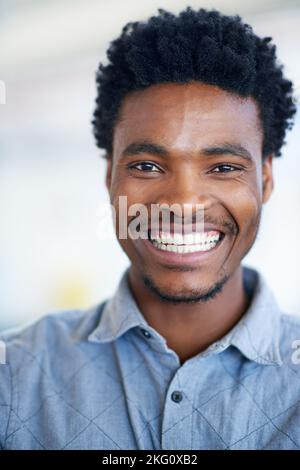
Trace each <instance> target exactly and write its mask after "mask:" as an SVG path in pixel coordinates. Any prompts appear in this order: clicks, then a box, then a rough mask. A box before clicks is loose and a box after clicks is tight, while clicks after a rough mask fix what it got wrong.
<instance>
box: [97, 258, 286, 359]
mask: <svg viewBox="0 0 300 470" xmlns="http://www.w3.org/2000/svg"><path fill="white" fill-rule="evenodd" d="M128 272H129V267H128V268H127V269H126V270H125V272H124V273H123V275H122V277H121V279H120V281H119V285H118V287H117V289H116V291H115V293H114V295H113V296H112V297H111V298H109V299H108V300H107V301H106V302H105V303H104V305H103V311H102V315H101V317H100V321H99V323H98V325H97V327H96V328H95V330H94V331H93V332H92V333H91V334H90V335H89V337H88V339H89V341H93V342H97V343H107V342H110V341H114V340H116V339H117V338H119V337H120V336H122V335H123V334H124V333H126V332H127V331H128V330H130V329H132V328H135V327H139V328H142V329H144V330H146V331H148V332H150V333H152V335H153V334H154V336H156V337H158V338H159V339H160V340H162V341H163V342H164V343H166V340H165V339H164V338H163V337H162V336H161V335H160V334H159V333H158V332H157V331H156V330H155V329H153V328H152V327H151V326H150V325H149V323H148V322H147V321H146V319H145V318H144V316H143V315H142V313H141V311H140V310H139V308H138V306H137V304H136V301H135V299H134V297H133V294H132V292H131V289H130V286H129V282H128ZM243 279H244V286H245V288H246V290H247V291H248V292H249V294H250V295H252V300H251V303H250V306H249V308H248V310H247V311H246V312H245V314H244V315H243V317H242V318H241V320H240V321H239V322H238V323H237V324H236V325H235V326H234V327H233V328H232V329H231V330H230V331H229V333H227V334H226V335H225V336H223V337H222V338H221V339H220V340H218V341H216V342H215V343H213V344H211V345H210V346H209V347H208V348H207V349H206V350H205V351H202V352H201V353H200V354H199V356H208V355H211V354H216V353H219V352H221V351H223V350H225V349H226V348H227V347H229V346H234V347H236V348H237V349H239V350H240V352H241V353H242V354H243V355H244V356H246V357H247V358H248V359H250V360H252V361H255V362H257V363H259V364H265V365H268V364H270V365H281V364H282V359H281V356H280V350H279V332H280V313H281V312H280V309H279V307H278V304H277V302H276V299H275V297H274V295H273V293H272V291H271V289H270V288H269V286H268V284H267V282H266V280H265V278H264V277H263V276H262V274H260V273H259V272H258V271H256V270H255V269H253V268H250V267H246V266H243Z"/></svg>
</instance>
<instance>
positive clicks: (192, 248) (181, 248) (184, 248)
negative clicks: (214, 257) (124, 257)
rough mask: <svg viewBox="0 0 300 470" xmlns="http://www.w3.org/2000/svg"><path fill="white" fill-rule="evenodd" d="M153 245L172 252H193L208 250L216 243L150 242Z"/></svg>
mask: <svg viewBox="0 0 300 470" xmlns="http://www.w3.org/2000/svg"><path fill="white" fill-rule="evenodd" d="M152 243H153V245H154V246H155V247H156V248H158V249H159V250H164V251H172V252H174V253H194V252H196V251H208V250H211V249H212V248H214V247H215V246H216V244H217V241H215V242H209V243H203V244H201V245H199V244H198V245H166V244H164V243H159V242H157V241H155V240H154V241H153V242H152Z"/></svg>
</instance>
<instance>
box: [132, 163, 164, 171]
mask: <svg viewBox="0 0 300 470" xmlns="http://www.w3.org/2000/svg"><path fill="white" fill-rule="evenodd" d="M130 168H136V169H137V170H139V171H146V172H151V173H152V172H153V171H159V168H158V167H157V166H156V165H154V163H151V162H141V163H137V164H135V165H131V166H130Z"/></svg>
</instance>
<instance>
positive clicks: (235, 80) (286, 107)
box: [92, 7, 296, 158]
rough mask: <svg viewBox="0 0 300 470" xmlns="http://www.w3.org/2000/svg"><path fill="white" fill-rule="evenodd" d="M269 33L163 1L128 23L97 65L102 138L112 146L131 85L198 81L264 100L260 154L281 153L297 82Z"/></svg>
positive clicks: (96, 125) (96, 128)
mask: <svg viewBox="0 0 300 470" xmlns="http://www.w3.org/2000/svg"><path fill="white" fill-rule="evenodd" d="M271 41H272V38H271V37H264V38H260V37H258V36H257V35H256V34H254V32H253V29H252V27H251V26H250V25H248V24H246V23H243V22H242V19H241V17H240V16H239V15H234V16H227V15H223V14H221V13H220V12H218V11H217V10H214V9H212V10H206V9H203V8H201V9H199V10H198V11H195V10H193V9H192V8H191V7H188V8H187V9H186V10H184V11H182V12H181V13H180V14H179V15H178V16H176V15H174V14H172V13H170V12H168V11H166V10H163V9H158V14H157V15H156V16H152V17H151V18H149V20H148V21H146V22H138V21H137V22H130V23H127V24H126V25H125V26H124V27H123V29H122V33H121V34H120V36H119V37H118V38H117V39H115V40H113V41H112V42H111V43H110V46H109V48H108V50H107V58H108V63H107V65H103V64H102V63H100V65H99V68H98V70H97V73H96V84H97V97H96V108H95V111H94V115H93V120H92V125H93V132H94V136H95V138H96V143H97V146H98V147H99V148H100V149H104V150H105V154H104V157H105V158H109V156H110V155H111V154H112V152H113V148H112V142H113V131H114V126H115V124H116V122H117V118H118V110H119V108H120V105H121V102H122V100H123V99H124V97H125V96H126V95H127V94H128V93H129V92H131V91H135V90H140V89H143V88H146V87H150V86H151V85H155V84H159V83H166V82H177V83H188V82H190V81H195V80H196V81H199V82H203V83H207V84H210V85H215V86H218V87H220V88H222V89H224V90H226V91H229V92H232V93H235V94H236V95H239V96H241V97H253V98H254V99H255V100H256V102H257V103H258V105H259V114H260V120H261V123H262V129H263V149H262V157H263V158H265V157H266V156H267V155H269V154H271V153H272V154H273V155H274V156H276V157H279V156H281V147H282V146H283V145H284V144H285V140H284V139H285V134H286V130H287V129H291V128H292V127H293V117H294V114H295V113H296V106H295V100H294V99H293V84H292V82H291V81H289V80H288V79H286V78H285V77H284V75H283V65H281V64H279V63H278V62H277V57H276V46H275V45H274V44H271Z"/></svg>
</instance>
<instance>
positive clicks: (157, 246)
mask: <svg viewBox="0 0 300 470" xmlns="http://www.w3.org/2000/svg"><path fill="white" fill-rule="evenodd" d="M262 140H263V134H262V130H261V127H260V121H259V117H258V108H257V106H256V103H255V102H254V100H253V99H252V98H247V99H242V98H240V97H238V96H235V95H232V94H230V93H228V92H226V91H224V90H221V89H220V88H218V87H215V86H211V85H207V84H202V83H199V82H193V83H189V84H184V85H183V84H176V83H167V84H159V85H155V86H151V87H149V88H147V89H144V90H140V91H136V92H132V93H130V94H128V95H127V96H126V97H125V99H124V100H123V103H122V106H121V109H120V112H119V119H118V122H117V124H116V126H115V130H114V139H113V155H112V156H111V157H112V159H111V160H110V161H108V168H107V177H106V183H107V187H108V190H109V193H110V200H111V203H112V204H113V205H114V206H115V207H116V209H118V198H119V196H124V195H125V196H127V204H128V207H129V206H130V205H132V204H135V203H139V204H144V205H145V206H146V207H147V208H148V209H149V214H150V207H151V204H163V203H167V204H168V205H172V204H174V203H176V204H179V206H180V207H183V205H184V204H192V205H193V207H196V206H195V205H196V204H202V207H203V209H204V223H205V231H206V232H208V231H211V230H212V229H214V230H215V233H213V232H212V233H210V234H209V233H208V234H207V235H208V237H206V239H205V241H206V242H209V241H210V243H208V244H206V245H205V247H206V248H205V249H206V251H203V250H204V248H203V246H204V245H203V244H202V243H200V244H199V243H198V244H197V243H196V246H194V248H193V249H192V250H190V249H189V248H188V249H187V250H188V251H194V252H192V253H191V252H189V253H186V252H184V250H185V249H183V248H179V249H178V248H174V250H173V248H172V251H169V250H166V249H162V248H163V245H162V244H161V242H162V239H161V233H157V234H156V235H155V234H153V238H155V237H156V238H157V237H158V240H156V242H154V243H153V242H150V241H149V240H143V239H137V240H133V239H131V238H128V239H124V240H123V239H119V243H120V244H121V246H122V248H123V249H124V251H125V252H126V254H127V256H128V257H129V259H130V261H131V270H132V272H133V275H134V276H137V277H139V278H140V279H143V280H144V282H145V284H146V285H148V286H150V287H151V288H152V290H154V291H155V292H156V293H158V294H159V295H160V296H161V298H163V297H164V298H165V299H178V300H179V301H180V299H181V300H183V299H185V300H188V299H199V300H200V299H201V298H203V299H204V298H205V296H206V298H209V295H210V293H212V292H214V291H217V290H218V289H220V286H222V285H223V284H224V283H225V282H226V280H227V279H228V278H230V277H231V276H232V275H233V273H234V272H236V270H237V268H238V267H239V266H240V262H241V260H242V259H243V258H244V256H245V255H246V254H247V252H248V251H249V249H250V248H251V246H252V244H253V243H254V240H255V237H256V234H257V230H258V226H259V221H260V214H261V207H262V204H263V203H264V202H266V201H267V200H268V198H269V196H270V194H271V191H272V187H273V180H272V156H271V155H270V156H269V157H268V158H267V159H266V160H265V162H264V164H262V153H261V152H262ZM194 212H195V211H194ZM133 218H134V216H129V217H128V220H127V221H128V223H130V221H132V219H133ZM116 228H117V232H118V224H117V227H116ZM171 235H172V233H171ZM209 235H211V238H209ZM219 235H221V236H220V239H219V240H218V237H219ZM117 236H118V235H117ZM213 236H215V238H214V239H213ZM159 237H160V238H159ZM165 241H166V239H165ZM202 241H203V240H202ZM216 241H217V242H218V243H217V244H216V245H215V242H216ZM169 242H170V244H172V243H173V242H174V240H171V239H170V240H169ZM182 243H183V242H182V240H181V241H179V242H178V244H182ZM194 245H195V244H194ZM207 248H209V249H207ZM170 250H171V249H170Z"/></svg>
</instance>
